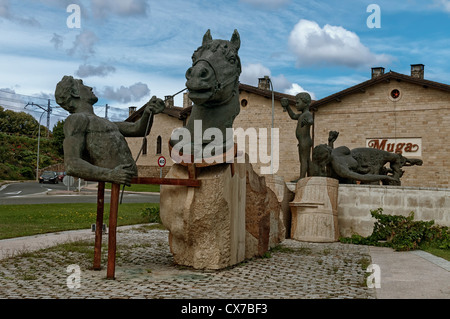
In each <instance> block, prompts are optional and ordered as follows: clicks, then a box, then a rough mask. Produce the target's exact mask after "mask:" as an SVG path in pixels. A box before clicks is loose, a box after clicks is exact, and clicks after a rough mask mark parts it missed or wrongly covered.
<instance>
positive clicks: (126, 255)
mask: <svg viewBox="0 0 450 319" xmlns="http://www.w3.org/2000/svg"><path fill="white" fill-rule="evenodd" d="M167 237H168V232H167V231H163V230H148V228H145V227H144V226H142V225H134V226H124V227H119V228H118V245H120V246H121V253H120V254H119V255H120V256H118V262H117V271H116V280H113V281H105V280H104V278H105V277H104V276H105V274H106V273H104V271H93V270H90V269H89V267H90V263H91V261H87V264H86V265H83V267H84V268H83V271H82V274H83V289H81V290H79V291H73V290H68V289H67V287H64V286H65V280H66V277H67V273H66V271H65V268H64V267H66V266H67V265H65V264H66V263H69V261H64V259H63V258H64V256H61V255H60V254H59V253H57V252H56V253H55V252H52V253H49V254H48V256H45V257H42V255H41V256H40V257H38V258H37V257H28V256H27V257H23V258H22V257H17V258H14V259H10V260H8V259H7V258H9V257H12V256H15V255H17V254H20V253H24V252H31V251H35V250H39V249H42V248H45V247H50V246H53V245H56V244H58V243H62V242H67V241H78V240H87V245H88V247H90V245H91V243H92V247H93V239H94V233H93V232H91V230H81V231H67V232H60V233H55V234H45V235H37V236H29V237H23V238H14V239H6V240H0V286H2V287H3V288H2V289H1V291H0V298H19V299H21V298H63V299H64V298H94V299H96V298H183V299H184V298H194V299H195V298H224V299H228V298H238V299H240V298H250V299H252V298H262V299H265V298H276V299H279V298H281V299H284V298H287V299H311V298H312V299H323V298H339V299H341V298H350V299H373V298H378V299H404V298H408V299H417V298H420V299H431V298H434V299H450V262H448V261H446V260H444V259H442V258H438V257H435V256H433V255H431V254H428V253H426V252H423V251H412V252H396V251H394V250H392V249H390V248H381V247H372V246H370V247H369V246H362V245H350V244H342V243H327V244H319V243H304V242H298V241H295V240H291V239H286V240H285V241H283V243H282V244H281V246H282V247H283V248H284V250H279V251H274V252H271V255H272V256H271V258H257V259H252V260H250V261H248V262H245V263H243V264H242V265H238V266H236V267H231V268H230V269H225V270H221V271H200V270H194V269H190V268H188V267H178V266H176V265H174V264H173V261H172V256H171V253H170V250H169V247H168V242H167V241H168V238H167ZM105 239H106V237H105ZM106 242H107V241H106ZM89 249H90V248H89ZM363 259H368V260H370V259H371V261H370V262H371V263H372V264H376V265H378V266H379V267H380V285H381V288H371V289H370V288H368V287H367V286H366V283H365V282H364V281H365V271H364V270H363V269H361V264H360V261H361V260H363ZM52 263H57V264H58V263H59V265H58V266H57V267H55V265H53V266H51V267H50V266H48V264H50V265H52ZM72 263H73V262H72ZM80 263H82V261H81V258H80ZM61 264H62V266H61ZM64 265H65V266H64ZM104 266H105V265H104ZM49 267H50V268H49ZM30 269H31V270H30ZM30 271H34V272H35V273H34V274H33V275H34V276H35V277H36V279H34V280H29V281H26V280H23V278H22V277H23V274H24V273H29V272H30ZM21 276H22V277H21ZM41 277H43V278H46V279H45V280H44V279H42V281H41V279H40V278H41ZM49 278H50V279H49ZM61 282H62V283H63V284H62V283H61ZM103 286H104V287H103Z"/></svg>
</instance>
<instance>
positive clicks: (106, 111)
mask: <svg viewBox="0 0 450 319" xmlns="http://www.w3.org/2000/svg"><path fill="white" fill-rule="evenodd" d="M108 109H109V105H108V104H106V107H105V119H108Z"/></svg>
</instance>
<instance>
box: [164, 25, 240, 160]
mask: <svg viewBox="0 0 450 319" xmlns="http://www.w3.org/2000/svg"><path fill="white" fill-rule="evenodd" d="M240 45H241V40H240V36H239V33H238V32H237V30H234V33H233V35H232V36H231V40H230V41H228V40H220V39H213V38H212V36H211V32H210V30H208V31H207V32H206V33H205V35H204V36H203V41H202V45H201V46H200V47H199V48H198V49H197V50H196V51H195V52H194V54H193V55H192V66H191V67H190V68H189V69H188V70H187V71H186V79H187V81H186V87H187V89H188V90H189V98H190V99H191V100H192V101H193V102H194V105H193V106H192V111H191V114H190V116H189V120H188V122H187V124H186V127H185V128H186V129H187V130H188V131H189V133H190V137H191V139H190V144H191V147H184V146H183V153H184V154H186V153H188V152H187V150H188V149H190V150H191V151H190V152H189V153H190V154H194V153H198V152H199V151H202V150H203V148H204V147H205V146H206V145H207V144H209V143H211V142H212V141H214V143H215V144H216V145H222V146H223V151H227V150H228V149H229V148H230V147H234V144H233V142H232V139H233V136H231V138H230V137H229V136H227V134H226V133H227V132H226V131H227V128H232V127H233V121H234V119H235V118H236V116H237V115H238V114H239V112H240V105H239V75H240V74H241V72H242V68H241V61H240V59H239V56H238V51H239V48H240ZM195 126H197V130H195V129H194V128H195ZM199 126H201V130H199ZM211 128H214V129H218V130H220V132H221V135H222V136H214V137H215V138H214V139H212V137H209V136H206V137H205V136H204V134H203V133H204V132H205V131H206V130H207V129H211ZM194 131H197V132H199V131H201V134H202V136H201V137H200V138H201V140H200V141H195V143H194V138H195V137H198V136H197V135H198V134H197V135H196V136H194ZM217 135H220V134H217ZM183 140H184V138H183ZM179 142H180V139H179V136H178V138H177V137H174V134H172V138H171V140H170V145H171V146H172V147H173V146H174V145H175V144H177V143H179ZM181 143H187V142H186V141H185V142H181ZM194 144H196V145H201V146H202V149H199V148H197V149H195V150H194ZM216 153H217V152H216ZM216 155H217V154H216Z"/></svg>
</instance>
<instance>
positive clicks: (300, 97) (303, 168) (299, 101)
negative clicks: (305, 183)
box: [281, 92, 314, 182]
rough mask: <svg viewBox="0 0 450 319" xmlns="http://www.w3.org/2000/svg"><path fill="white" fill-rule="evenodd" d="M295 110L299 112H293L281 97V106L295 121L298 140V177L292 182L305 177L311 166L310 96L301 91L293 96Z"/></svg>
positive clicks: (311, 121)
mask: <svg viewBox="0 0 450 319" xmlns="http://www.w3.org/2000/svg"><path fill="white" fill-rule="evenodd" d="M295 100H296V104H295V107H296V108H297V111H299V112H301V113H297V114H296V113H294V112H293V111H292V109H291V107H290V106H289V100H288V99H286V98H282V99H281V106H282V107H283V108H284V109H286V110H287V112H288V114H289V116H290V118H291V119H293V120H296V121H297V129H296V131H295V135H296V137H297V140H298V156H299V158H300V177H299V178H298V179H297V180H294V181H293V182H297V181H298V180H299V179H300V178H304V177H306V174H307V173H308V174H309V169H310V166H311V147H312V139H311V133H310V131H311V125H313V124H314V120H313V116H312V113H311V112H310V111H309V105H310V104H311V96H310V95H309V94H308V93H306V92H302V93H299V94H297V95H296V96H295Z"/></svg>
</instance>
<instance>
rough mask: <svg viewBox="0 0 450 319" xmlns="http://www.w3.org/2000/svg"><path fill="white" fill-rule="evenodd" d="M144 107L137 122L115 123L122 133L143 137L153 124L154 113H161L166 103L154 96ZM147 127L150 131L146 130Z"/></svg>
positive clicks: (127, 135) (128, 135)
mask: <svg viewBox="0 0 450 319" xmlns="http://www.w3.org/2000/svg"><path fill="white" fill-rule="evenodd" d="M144 107H145V109H144V113H143V114H142V116H141V118H140V119H139V120H138V121H137V122H135V123H133V122H115V123H114V124H116V125H117V126H118V127H119V130H120V133H122V135H123V136H126V137H142V136H144V135H146V134H148V133H149V132H150V129H151V127H152V125H153V115H154V114H158V113H161V112H162V111H163V110H164V108H165V104H164V101H163V100H161V99H158V98H157V97H156V96H153V97H152V98H151V99H150V101H148V102H147V103H146V104H145V105H144ZM147 129H148V131H147V132H146V130H147Z"/></svg>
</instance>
